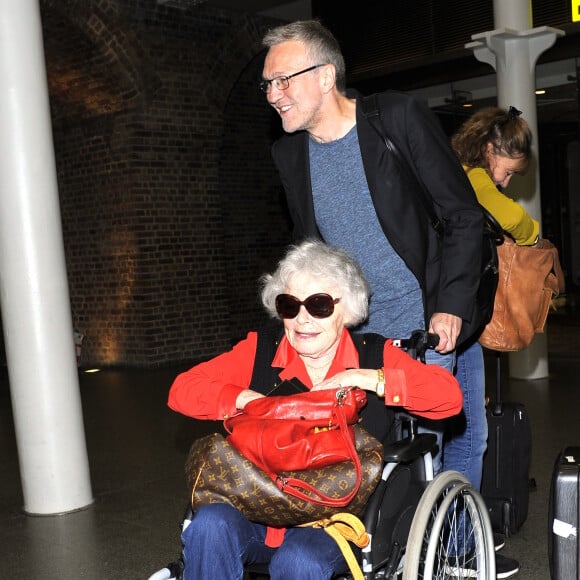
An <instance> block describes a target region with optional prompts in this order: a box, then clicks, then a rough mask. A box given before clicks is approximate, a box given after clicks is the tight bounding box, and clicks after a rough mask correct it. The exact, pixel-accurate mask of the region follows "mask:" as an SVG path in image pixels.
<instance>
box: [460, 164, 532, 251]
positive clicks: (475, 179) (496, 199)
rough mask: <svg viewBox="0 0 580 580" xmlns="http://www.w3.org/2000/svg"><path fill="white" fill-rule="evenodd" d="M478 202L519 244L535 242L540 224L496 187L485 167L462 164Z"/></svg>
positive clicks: (524, 244)
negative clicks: (470, 167)
mask: <svg viewBox="0 0 580 580" xmlns="http://www.w3.org/2000/svg"><path fill="white" fill-rule="evenodd" d="M463 169H465V171H466V173H467V177H468V178H469V181H470V182H471V186H472V187H473V189H474V191H475V195H476V196H477V200H478V201H479V203H480V204H481V205H482V206H483V207H484V208H485V209H486V210H487V211H488V212H489V213H490V214H491V215H492V216H493V217H494V218H495V219H496V220H497V221H498V222H499V224H500V225H501V227H502V228H503V229H504V230H505V231H506V232H509V233H510V234H511V236H512V237H513V238H514V240H515V241H516V243H517V244H518V245H520V246H529V245H532V244H534V243H536V241H537V239H538V235H539V233H540V224H539V223H538V222H537V221H536V220H535V219H533V218H532V217H531V216H530V214H528V212H527V211H526V210H525V209H524V208H523V207H522V206H521V205H520V204H519V203H517V202H516V201H514V200H513V199H511V198H509V197H508V196H507V195H505V194H503V193H502V192H501V191H499V189H498V188H497V187H496V185H495V183H494V182H493V181H492V180H491V178H490V177H489V175H488V174H487V172H486V171H485V169H483V168H482V167H475V168H473V169H469V168H468V167H466V166H465V165H464V166H463Z"/></svg>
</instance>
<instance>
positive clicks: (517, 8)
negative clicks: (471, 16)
mask: <svg viewBox="0 0 580 580" xmlns="http://www.w3.org/2000/svg"><path fill="white" fill-rule="evenodd" d="M493 5H494V19H495V26H496V30H492V31H491V32H483V33H481V34H475V35H473V36H472V39H473V41H474V42H471V43H469V44H467V45H466V48H471V49H473V52H474V54H475V57H476V58H477V59H478V60H480V61H481V62H486V63H488V64H490V65H491V66H493V67H494V69H495V70H496V73H497V96H498V106H500V107H504V108H507V107H509V106H510V105H514V106H515V107H516V108H518V109H520V110H521V111H523V115H524V118H525V119H526V121H527V122H528V124H529V126H530V129H531V131H532V134H533V145H532V152H533V162H532V164H531V165H530V168H529V170H528V172H527V174H526V176H525V177H523V178H518V177H516V178H514V180H513V182H512V187H517V201H518V202H519V203H521V205H522V206H523V207H524V208H525V209H526V210H527V211H528V213H529V214H530V215H531V216H532V217H534V218H535V219H536V220H538V221H539V222H540V229H541V224H542V211H541V197H540V172H539V153H538V149H539V148H538V142H539V139H538V124H537V115H536V95H535V89H536V82H535V80H536V79H535V68H536V62H537V60H538V58H539V56H540V55H541V54H542V53H543V52H544V51H545V50H547V49H548V48H550V47H551V46H552V45H553V44H554V42H556V39H557V37H558V36H561V35H563V34H564V32H563V31H561V30H557V29H554V28H549V27H547V26H543V27H539V28H533V29H531V28H530V27H531V25H532V7H531V2H530V1H529V0H494V3H493ZM509 191H510V190H509V188H508V191H507V192H508V193H509ZM509 371H510V376H512V377H515V378H521V379H539V378H544V377H547V376H548V375H549V370H548V345H547V328H546V330H545V332H544V333H543V334H537V335H536V336H535V338H534V340H533V341H532V344H531V345H530V346H529V347H528V348H526V349H524V350H523V351H520V352H515V353H510V354H509Z"/></svg>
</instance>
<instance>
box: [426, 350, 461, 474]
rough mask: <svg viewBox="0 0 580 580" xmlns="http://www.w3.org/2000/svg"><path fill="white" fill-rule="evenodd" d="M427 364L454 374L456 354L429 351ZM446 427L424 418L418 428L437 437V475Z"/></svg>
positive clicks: (441, 460)
mask: <svg viewBox="0 0 580 580" xmlns="http://www.w3.org/2000/svg"><path fill="white" fill-rule="evenodd" d="M425 362H426V363H427V364H428V365H438V366H440V367H443V368H444V369H447V370H448V371H449V372H451V373H452V372H454V370H455V353H454V352H453V353H450V354H439V353H438V352H435V351H434V350H427V352H426V353H425ZM445 427H446V423H445V421H432V420H429V419H424V418H420V419H419V423H418V427H417V431H418V432H419V433H434V434H435V435H437V446H438V448H439V450H438V452H437V454H436V455H435V456H434V457H433V472H434V474H435V475H437V474H438V473H439V472H440V471H441V470H442V468H443V454H444V449H443V435H444V431H445Z"/></svg>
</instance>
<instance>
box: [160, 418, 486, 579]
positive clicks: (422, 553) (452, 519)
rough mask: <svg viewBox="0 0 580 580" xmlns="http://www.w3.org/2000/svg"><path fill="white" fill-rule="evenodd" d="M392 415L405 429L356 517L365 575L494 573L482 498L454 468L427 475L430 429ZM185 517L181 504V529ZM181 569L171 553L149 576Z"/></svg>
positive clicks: (255, 572) (252, 569)
mask: <svg viewBox="0 0 580 580" xmlns="http://www.w3.org/2000/svg"><path fill="white" fill-rule="evenodd" d="M398 421H401V425H402V426H403V428H404V429H405V430H406V435H405V436H404V437H403V438H401V439H400V440H398V441H395V442H394V443H392V444H390V445H387V446H386V447H385V449H384V460H385V465H384V468H383V473H382V476H381V479H380V481H379V483H378V485H377V488H376V489H375V491H374V492H373V494H372V496H371V497H370V499H369V503H368V507H367V509H366V512H365V515H364V518H363V523H364V525H365V529H366V531H367V533H368V534H369V537H370V543H369V544H368V546H367V547H365V548H363V549H358V548H355V553H356V554H357V559H358V562H359V564H360V567H361V570H362V572H363V576H364V578H365V580H379V579H386V580H418V579H425V580H432V579H455V578H458V579H461V578H478V579H479V580H495V577H496V575H495V550H494V542H493V532H492V528H491V523H490V519H489V513H488V509H487V507H486V505H485V502H484V500H483V498H482V497H481V495H480V494H479V492H478V491H477V490H476V489H475V488H474V487H473V486H472V485H471V484H470V483H469V482H468V481H467V479H466V478H465V477H464V476H463V475H462V474H460V473H458V472H456V471H444V472H442V473H440V474H439V475H437V476H436V477H433V462H432V456H433V453H434V451H435V449H436V446H437V441H436V436H435V435H433V434H430V433H420V434H418V433H416V419H415V418H413V417H411V416H409V415H406V414H404V413H400V414H399V417H398ZM192 517H193V514H192V511H191V507H188V509H187V510H186V514H185V517H184V519H183V521H182V522H181V530H183V529H185V527H186V526H187V525H188V524H189V523H190V522H191V518H192ZM182 574H183V562H182V560H181V558H178V559H177V560H176V561H174V562H172V563H170V564H168V565H167V566H165V567H164V568H162V569H161V570H159V571H158V572H156V573H154V574H153V575H152V576H150V578H149V580H182ZM267 577H268V571H267V566H263V565H252V566H248V567H247V568H246V578H247V580H251V579H255V580H258V579H261V578H267ZM349 578H350V576H349V575H343V576H338V577H337V580H347V579H349Z"/></svg>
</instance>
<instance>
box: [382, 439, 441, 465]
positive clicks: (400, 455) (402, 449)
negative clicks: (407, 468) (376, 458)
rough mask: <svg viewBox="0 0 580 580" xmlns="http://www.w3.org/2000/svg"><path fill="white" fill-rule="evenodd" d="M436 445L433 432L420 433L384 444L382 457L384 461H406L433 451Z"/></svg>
mask: <svg viewBox="0 0 580 580" xmlns="http://www.w3.org/2000/svg"><path fill="white" fill-rule="evenodd" d="M436 447H437V436H436V435H434V434H433V433H420V434H418V435H414V436H413V437H406V438H405V439H401V440H400V441H395V442H394V443H390V444H389V445H385V448H384V450H383V458H384V460H385V462H386V463H391V462H394V463H407V462H409V461H412V460H413V459H415V458H417V457H419V456H421V455H425V453H428V452H429V451H431V452H433V451H434V450H435V449H436Z"/></svg>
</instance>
